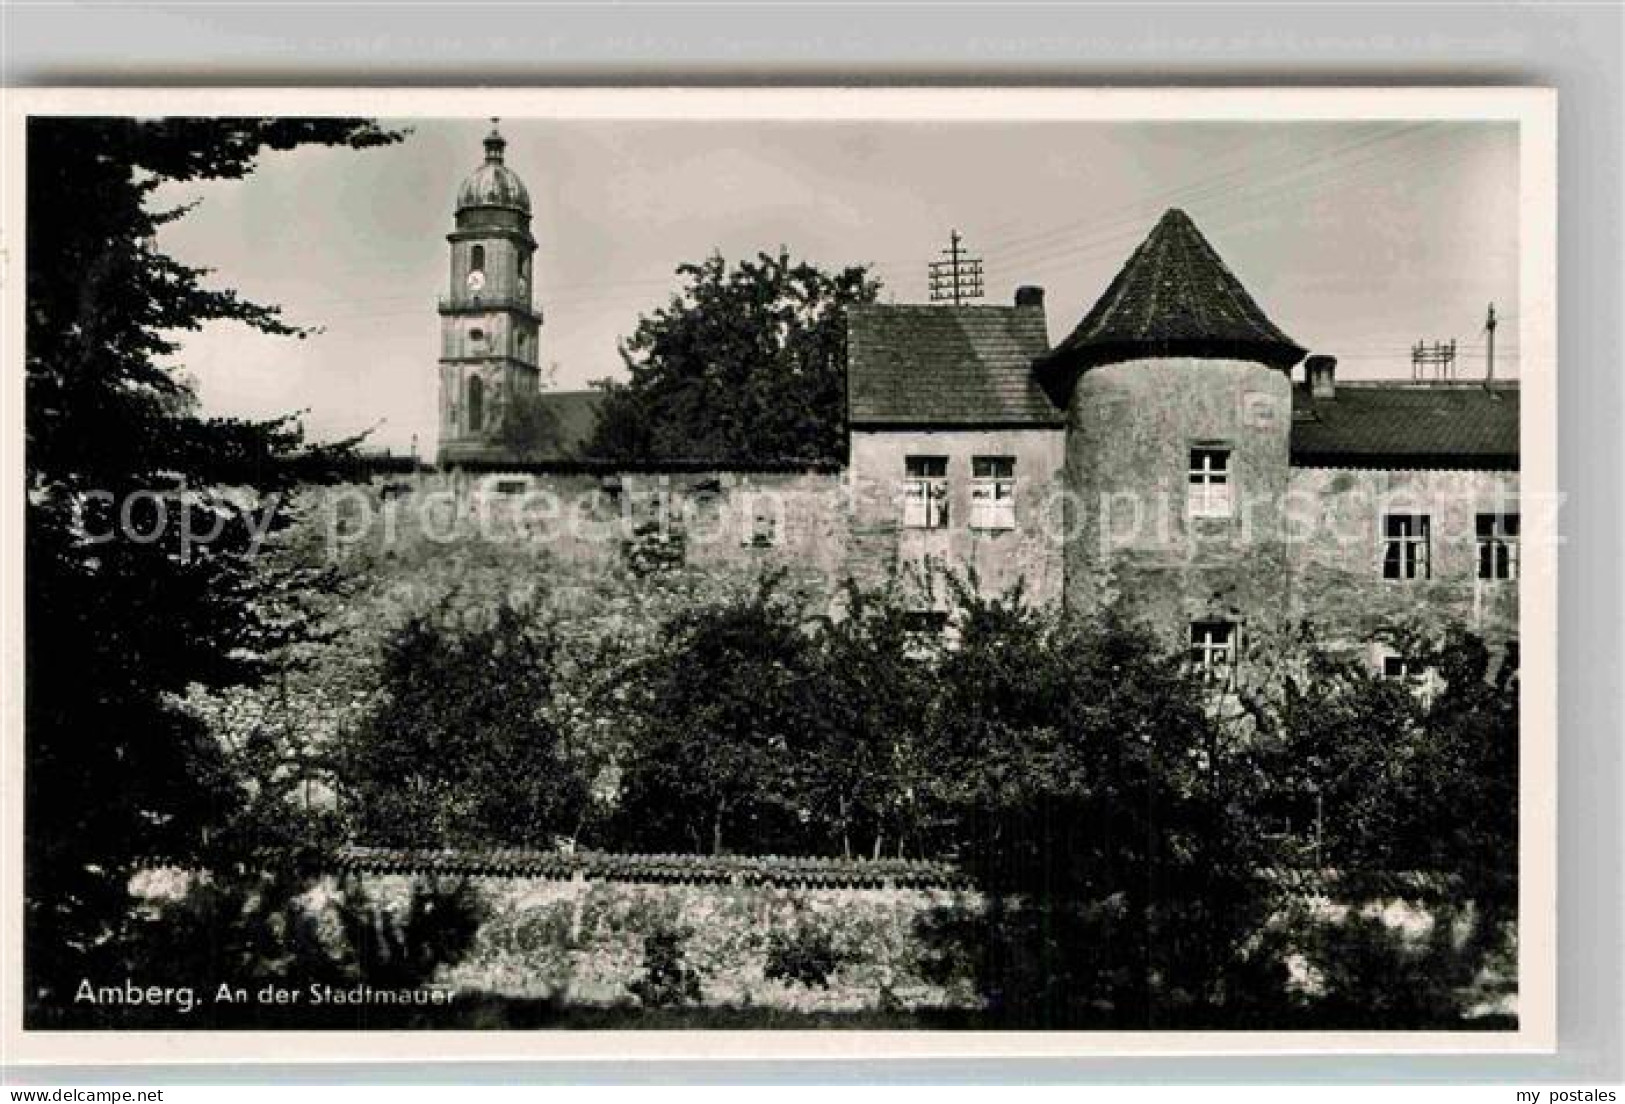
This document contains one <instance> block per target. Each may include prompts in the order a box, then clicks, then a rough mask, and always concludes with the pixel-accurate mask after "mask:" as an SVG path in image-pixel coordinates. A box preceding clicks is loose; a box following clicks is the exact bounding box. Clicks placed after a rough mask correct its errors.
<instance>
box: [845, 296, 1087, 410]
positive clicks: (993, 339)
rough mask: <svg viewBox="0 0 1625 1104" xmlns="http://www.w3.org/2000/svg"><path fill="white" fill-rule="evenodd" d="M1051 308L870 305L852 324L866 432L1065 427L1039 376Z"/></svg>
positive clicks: (850, 394) (850, 405) (854, 311)
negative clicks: (873, 428) (1037, 363)
mask: <svg viewBox="0 0 1625 1104" xmlns="http://www.w3.org/2000/svg"><path fill="white" fill-rule="evenodd" d="M1048 347H1049V335H1048V333H1047V332H1046V328H1045V325H1044V311H1043V308H1042V307H1039V306H1036V305H1033V306H1014V307H1004V306H968V307H964V306H961V307H950V306H920V305H897V304H870V305H866V306H860V307H852V308H850V309H849V311H848V314H847V413H848V420H849V421H850V423H851V424H852V425H854V426H861V425H919V426H926V425H945V426H949V425H1013V426H1020V425H1037V426H1059V425H1061V424H1062V423H1063V422H1064V420H1065V415H1064V413H1063V412H1062V411H1061V410H1059V409H1057V408H1056V406H1055V405H1054V404H1053V403H1051V402H1050V400H1049V399H1048V397H1046V396H1045V394H1044V392H1043V390H1042V388H1040V387H1039V386H1038V383H1037V380H1036V379H1035V378H1034V376H1033V372H1032V365H1033V360H1034V359H1035V358H1037V357H1039V356H1041V355H1043V353H1044V351H1045V349H1047V348H1048Z"/></svg>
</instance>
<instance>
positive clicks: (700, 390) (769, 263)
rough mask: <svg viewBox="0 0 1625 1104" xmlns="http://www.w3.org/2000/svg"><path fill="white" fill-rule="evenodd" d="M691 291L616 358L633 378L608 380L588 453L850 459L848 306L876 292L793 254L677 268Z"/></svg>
mask: <svg viewBox="0 0 1625 1104" xmlns="http://www.w3.org/2000/svg"><path fill="white" fill-rule="evenodd" d="M677 272H678V275H679V276H680V277H682V278H683V279H684V280H685V281H686V284H685V286H684V287H683V288H682V289H681V290H680V291H679V292H678V293H677V294H676V295H674V296H673V297H672V299H671V301H670V302H669V303H668V304H667V305H666V306H665V307H662V308H660V309H659V310H657V311H655V312H654V313H653V314H650V315H646V316H645V317H644V318H642V319H640V320H639V322H638V326H637V329H636V330H635V331H634V332H633V334H632V336H631V338H630V339H629V340H628V341H627V342H626V344H625V346H624V348H623V349H622V351H621V356H622V359H623V360H624V361H625V363H626V367H627V370H628V371H629V372H630V373H631V379H630V381H629V382H627V383H624V384H622V383H615V382H611V381H603V382H601V383H600V384H599V386H600V387H601V388H602V389H603V391H604V406H603V409H602V411H601V413H600V417H599V423H598V429H597V432H596V434H595V436H594V437H593V439H592V440H591V441H590V442H589V443H588V445H587V447H586V450H585V451H586V452H587V453H588V454H589V455H592V456H601V457H609V458H615V459H652V458H679V459H692V458H704V459H710V460H719V461H730V462H745V463H748V462H761V461H775V460H806V461H839V460H841V459H843V458H844V457H845V454H846V327H845V312H846V308H848V307H850V306H852V305H854V304H859V303H869V302H873V301H874V299H875V296H876V295H877V294H878V293H879V290H880V284H879V282H878V281H876V280H875V279H874V278H873V277H871V276H870V274H869V273H868V271H867V270H866V269H865V268H863V267H861V266H853V267H848V268H844V269H842V270H840V271H839V272H834V273H829V272H825V271H823V270H821V269H819V268H817V267H815V266H813V265H811V264H809V263H807V262H805V261H793V260H792V259H791V257H790V254H789V252H788V251H787V250H782V249H781V250H780V252H779V253H778V255H777V256H774V255H771V254H767V253H762V254H759V255H758V256H757V258H756V259H755V260H747V261H741V262H739V263H737V264H735V265H732V266H730V265H729V264H728V262H727V261H725V260H724V259H723V257H722V256H721V255H720V254H713V255H712V256H710V257H708V258H706V260H705V261H703V262H701V263H700V264H685V265H683V266H681V267H680V268H679V269H678V270H677Z"/></svg>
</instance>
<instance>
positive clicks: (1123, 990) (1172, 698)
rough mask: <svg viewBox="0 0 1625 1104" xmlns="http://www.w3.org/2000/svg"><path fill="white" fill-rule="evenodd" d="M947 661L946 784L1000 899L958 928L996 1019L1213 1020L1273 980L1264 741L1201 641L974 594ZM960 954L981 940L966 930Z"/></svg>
mask: <svg viewBox="0 0 1625 1104" xmlns="http://www.w3.org/2000/svg"><path fill="white" fill-rule="evenodd" d="M960 620H961V627H960V633H961V639H960V642H959V645H958V647H957V648H956V649H954V650H953V651H951V652H950V653H949V654H948V655H947V656H946V657H945V659H944V662H943V664H942V667H941V673H940V681H941V685H942V688H943V701H942V706H941V708H940V709H939V710H938V712H937V714H936V716H937V718H938V723H937V729H938V736H937V747H938V748H939V760H938V772H937V774H938V778H939V779H940V783H939V786H938V788H937V798H938V800H939V801H941V802H942V803H943V804H944V805H945V806H946V807H947V808H948V809H949V810H951V811H954V812H956V813H957V815H956V816H955V817H954V818H953V819H952V821H950V841H951V842H950V845H951V846H952V847H953V849H954V850H956V851H957V852H958V853H959V855H960V857H961V860H962V861H963V862H964V863H965V864H966V866H967V867H968V868H969V870H970V871H971V872H972V873H973V874H974V876H975V877H976V879H977V882H978V884H979V885H980V886H981V888H982V889H983V891H984V892H985V893H986V894H987V895H988V898H989V901H990V905H989V911H988V914H987V916H986V918H985V920H984V921H983V922H981V923H979V924H976V925H972V926H971V929H970V930H969V931H960V932H958V933H957V934H958V938H959V940H960V941H961V943H963V942H964V941H966V940H968V941H969V942H970V944H971V958H972V962H973V965H974V967H975V969H976V971H977V973H978V976H979V977H980V978H981V980H982V984H983V986H984V989H985V991H986V993H987V995H988V998H989V1001H990V1006H991V1008H992V1010H993V1012H994V1014H995V1015H997V1016H1001V1017H1004V1018H1005V1019H1006V1021H1007V1022H1011V1023H1021V1024H1034V1025H1043V1026H1052V1027H1053V1026H1074V1027H1077V1026H1087V1025H1113V1026H1137V1027H1153V1026H1167V1025H1169V1024H1172V1023H1202V1022H1207V1021H1210V1020H1211V1019H1212V1018H1213V1017H1214V1016H1215V1010H1217V1009H1219V1008H1221V1007H1224V1006H1226V1005H1228V1004H1234V1002H1236V1001H1237V1000H1238V999H1243V998H1242V995H1243V994H1248V993H1252V992H1254V991H1256V990H1257V989H1258V988H1260V987H1265V986H1268V985H1269V984H1270V981H1271V979H1270V978H1269V976H1268V975H1269V974H1270V968H1269V965H1268V964H1267V962H1265V961H1264V960H1263V959H1262V958H1261V957H1260V956H1258V955H1257V954H1255V953H1254V952H1255V950H1256V948H1255V946H1254V945H1253V943H1252V940H1253V938H1254V936H1255V935H1256V934H1257V933H1258V932H1259V930H1260V929H1261V928H1262V926H1263V924H1264V921H1265V920H1266V919H1267V918H1268V916H1269V915H1270V912H1271V911H1272V908H1273V900H1272V898H1273V892H1272V889H1271V887H1270V885H1269V884H1268V883H1267V881H1265V880H1264V879H1263V878H1261V876H1260V871H1261V868H1263V867H1266V866H1268V865H1269V864H1270V862H1271V858H1272V856H1271V855H1270V852H1269V849H1268V844H1267V841H1266V840H1265V838H1264V834H1263V833H1262V832H1261V831H1259V826H1258V825H1257V824H1256V822H1255V821H1254V819H1253V818H1252V817H1251V815H1250V813H1249V806H1248V800H1247V799H1248V796H1249V794H1248V781H1249V780H1250V778H1251V774H1252V771H1251V769H1250V766H1249V764H1248V762H1247V760H1248V757H1249V755H1250V752H1249V751H1248V749H1247V747H1246V745H1245V744H1244V743H1243V742H1241V741H1239V740H1233V739H1229V738H1227V737H1226V735H1225V733H1224V731H1223V729H1222V727H1221V726H1220V725H1219V724H1217V723H1216V722H1215V720H1214V716H1213V711H1212V709H1211V705H1212V700H1211V694H1210V692H1209V690H1208V688H1206V687H1205V686H1203V685H1201V684H1200V683H1199V682H1197V681H1196V680H1195V679H1194V678H1193V677H1192V676H1191V675H1190V674H1189V673H1188V672H1187V671H1186V670H1185V669H1184V660H1183V657H1180V656H1176V655H1170V654H1168V653H1167V652H1165V651H1164V650H1163V649H1162V647H1161V645H1160V644H1159V642H1158V641H1157V639H1156V638H1155V637H1153V636H1152V635H1150V634H1149V633H1148V632H1146V631H1144V630H1143V629H1140V628H1138V627H1136V626H1133V625H1129V624H1124V623H1121V622H1120V621H1118V620H1117V619H1116V618H1115V617H1113V616H1110V615H1108V616H1105V617H1104V618H1102V619H1100V620H1099V621H1097V622H1094V623H1089V624H1082V623H1077V622H1074V621H1070V620H1065V619H1061V618H1057V617H1056V616H1054V615H1051V614H1047V613H1040V612H1037V611H1033V610H1031V609H1030V608H1027V607H1025V606H1024V605H1022V604H1020V603H1019V602H1013V601H1010V600H1007V599H1003V600H979V599H974V598H972V599H970V600H969V601H968V602H967V603H966V607H965V609H964V610H963V611H962V613H961V619H960ZM958 953H960V954H963V953H964V947H963V946H961V947H960V948H959V950H958Z"/></svg>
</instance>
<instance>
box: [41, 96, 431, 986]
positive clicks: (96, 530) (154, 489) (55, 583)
mask: <svg viewBox="0 0 1625 1104" xmlns="http://www.w3.org/2000/svg"><path fill="white" fill-rule="evenodd" d="M398 137H399V136H398V135H396V134H394V133H392V132H389V131H385V130H381V129H379V128H378V127H377V126H376V125H374V124H373V123H371V122H368V121H365V120H359V119H230V118H225V119H178V118H170V119H141V120H138V119H125V118H95V119H70V118H43V117H42V118H36V119H32V120H30V121H29V127H28V183H27V187H28V224H27V234H28V259H29V264H28V272H27V276H26V281H27V314H26V322H27V335H26V366H27V383H26V394H27V477H28V500H27V529H26V546H27V547H26V556H27V580H28V582H27V593H26V604H27V634H26V643H27V654H26V665H27V683H26V707H25V708H26V726H27V739H26V763H25V805H26V809H25V821H26V846H25V854H26V875H25V878H26V885H25V892H26V898H27V900H26V932H25V946H26V958H25V964H26V970H27V984H28V996H29V1001H30V1010H31V1013H32V1012H33V1011H34V1010H35V1009H37V1008H38V1007H40V1006H41V1004H46V1003H49V1002H51V1001H53V1000H58V999H61V997H62V995H63V987H64V985H71V984H72V982H73V980H74V979H76V978H77V977H79V976H81V975H82V974H83V973H84V971H85V970H86V969H87V963H89V962H90V961H91V960H94V959H95V958H96V957H97V956H98V955H104V954H109V953H115V952H116V949H117V947H118V945H119V942H118V937H119V936H120V935H121V933H123V932H124V931H125V930H126V928H127V925H128V908H127V906H128V900H127V896H126V889H125V886H126V882H127V878H128V875H129V873H130V871H131V869H132V867H133V866H134V865H135V864H136V863H137V862H138V861H139V860H140V859H142V858H143V857H146V856H150V855H155V854H156V855H169V856H172V857H176V858H184V857H190V856H195V855H198V854H199V853H200V852H201V851H202V849H203V848H204V847H205V846H206V845H208V844H211V843H212V842H214V841H215V840H216V839H217V838H218V837H219V836H220V835H221V834H222V833H221V831H220V829H221V828H222V825H223V823H224V822H226V821H229V819H230V817H231V815H232V813H233V811H234V810H237V809H238V808H239V807H240V804H241V802H240V800H239V798H240V792H239V783H238V781H237V780H236V779H234V778H233V777H231V776H230V774H229V772H228V771H227V770H226V769H225V764H224V762H223V760H222V757H221V754H220V749H219V748H218V747H217V746H216V745H215V744H214V743H213V742H212V741H211V740H210V738H209V737H208V735H207V733H206V732H205V730H204V728H203V726H202V725H201V723H199V721H198V720H197V719H196V718H195V717H193V716H191V715H189V714H188V713H187V712H186V711H185V710H183V709H181V708H179V707H178V706H177V704H176V696H177V695H179V694H181V693H182V692H184V691H185V690H186V689H187V687H189V686H192V685H194V684H202V685H215V686H219V685H226V684H231V683H235V682H242V681H245V680H252V679H254V678H255V677H257V676H258V675H259V674H260V673H262V671H263V660H264V657H265V655H266V654H267V652H268V651H270V650H271V649H274V648H275V647H276V646H277V645H278V644H279V643H280V642H282V641H284V640H286V639H288V638H290V637H292V636H296V635H298V634H300V633H302V632H304V631H306V630H307V629H308V628H309V627H310V623H309V619H308V618H307V617H305V616H304V615H303V614H302V613H301V610H300V603H299V602H298V601H297V600H296V599H294V598H292V597H291V596H292V595H293V594H294V593H295V592H296V590H297V588H298V586H299V585H300V581H299V580H290V579H288V578H280V579H279V578H278V577H277V574H276V573H275V572H269V573H267V572H265V571H264V570H263V566H264V565H258V566H256V564H255V563H254V559H255V557H254V553H255V551H256V550H258V548H259V547H260V545H261V539H262V538H263V536H264V535H265V533H266V532H267V531H268V530H275V529H276V528H277V527H278V526H280V525H281V524H282V523H283V519H282V518H281V517H280V515H279V514H278V512H277V511H276V510H275V509H274V508H272V507H273V499H272V498H271V497H270V496H275V495H277V494H279V493H280V492H282V491H284V490H285V489H287V488H288V487H290V486H292V485H294V484H295V483H297V482H298V481H300V480H302V479H311V478H322V477H323V476H324V474H325V473H327V472H328V471H330V470H331V466H332V464H333V462H334V461H335V460H336V459H337V458H339V457H341V456H342V455H343V454H344V453H345V452H346V451H347V450H346V449H345V448H344V447H343V446H339V447H333V448H312V447H310V446H308V445H307V444H306V443H305V442H304V440H303V437H302V433H301V431H300V427H299V425H298V423H297V422H296V421H295V420H293V419H291V418H281V419H274V420H271V421H266V422H248V421H241V420H231V419H209V418H204V417H202V416H201V415H200V414H199V412H198V410H197V407H196V402H195V398H194V396H193V395H192V393H191V391H190V389H189V387H188V386H187V383H186V381H185V379H184V378H183V377H182V376H180V375H179V374H178V373H177V372H175V371H174V370H172V368H171V367H170V366H169V365H168V364H167V358H168V357H169V356H170V355H171V354H173V353H175V352H177V351H178V349H179V343H178V340H179V339H178V337H177V336H176V335H177V334H178V333H180V332H184V331H188V330H196V329H197V328H199V327H200V326H202V325H203V324H205V323H207V322H211V321H220V320H229V321H236V322H241V323H243V324H244V325H246V326H248V327H249V328H251V329H254V330H258V331H261V332H264V333H268V334H281V335H291V336H302V335H304V334H305V333H306V332H307V331H305V330H303V329H301V328H299V327H298V326H296V325H294V324H292V323H290V322H287V321H285V320H284V319H283V318H282V317H281V316H280V314H279V313H278V312H277V310H276V309H275V308H274V307H268V306H262V305H260V304H256V303H252V302H249V301H247V300H244V299H242V298H240V297H239V296H237V295H236V294H235V293H234V292H232V291H229V290H225V289H218V288H213V287H210V286H209V285H208V284H207V282H206V278H207V275H208V273H207V272H206V271H204V270H201V269H198V268H194V267H191V266H188V265H185V264H182V263H181V262H179V261H177V260H175V259H174V258H172V257H169V256H167V255H165V254H164V253H163V252H162V250H161V249H159V248H158V247H157V246H156V245H155V234H156V233H157V231H158V230H159V229H160V228H161V227H162V226H164V225H166V224H168V223H170V222H172V221H173V220H175V219H177V218H179V217H181V216H182V215H183V214H184V213H185V211H186V208H178V209H172V210H155V209H153V204H152V200H153V195H154V192H155V191H156V190H157V189H158V188H159V187H160V185H162V184H163V183H164V182H165V181H191V180H206V179H239V178H241V177H244V176H246V175H248V174H249V173H250V172H252V171H253V169H254V167H255V165H256V163H257V162H258V159H259V158H260V156H261V155H262V153H263V152H265V151H267V150H287V149H292V148H294V147H297V146H301V145H307V144H322V145H342V146H349V147H351V148H356V149H361V148H366V147H372V146H378V145H383V144H386V143H389V142H392V141H395V140H397V139H398ZM228 487H229V488H231V491H230V493H228V492H227V491H226V490H225V489H226V488H228ZM199 535H205V536H204V539H203V540H201V541H200V540H196V539H192V538H196V537H197V536H199ZM68 991H70V992H71V989H70V990H68Z"/></svg>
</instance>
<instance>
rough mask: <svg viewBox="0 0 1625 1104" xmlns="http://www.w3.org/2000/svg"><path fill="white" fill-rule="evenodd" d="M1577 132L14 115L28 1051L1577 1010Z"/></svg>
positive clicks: (744, 91)
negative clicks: (1562, 539)
mask: <svg viewBox="0 0 1625 1104" xmlns="http://www.w3.org/2000/svg"><path fill="white" fill-rule="evenodd" d="M1555 113H1556V104H1555V98H1554V96H1553V95H1552V94H1551V93H1549V92H1546V91H1542V90H1536V89H1433V90H1413V89H1364V90H1360V89H1346V90H1335V91H1334V90H1313V89H1292V90H1285V89H1282V90H1225V91H1217V90H1213V91H1198V90H1166V89H1165V90H1146V91H1135V92H1125V91H1115V92H1105V91H1091V90H1085V89H1045V90H1028V89H1007V90H988V89H978V90H966V89H958V90H949V89H937V90H932V89H889V90H843V89H835V88H824V89H817V88H810V89H748V88H739V89H715V88H713V89H664V90H661V89H641V90H633V89H597V90H585V89H573V90H548V89H538V90H533V91H523V92H521V91H503V92H497V91H471V90H456V91H450V90H446V91H425V90H418V91H411V92H405V91H402V92H383V91H377V90H368V91H362V90H349V91H346V90H324V91H269V90H257V91H254V90H229V89H227V90H203V89H196V90H190V91H179V90H156V89H154V90H118V91H88V90H87V91H27V92H12V93H10V94H9V95H8V100H7V104H6V117H5V125H6V133H5V143H6V145H5V158H4V160H5V165H6V179H5V185H6V194H5V219H6V244H7V249H8V250H9V256H8V257H7V259H6V266H7V267H6V273H5V276H6V280H5V295H6V300H5V311H6V314H5V334H6V339H5V340H6V346H5V356H6V361H5V363H6V367H7V371H6V375H5V381H6V386H5V404H6V405H5V434H4V442H5V465H6V467H5V481H4V485H5V501H6V504H7V517H8V519H10V520H12V521H14V522H16V523H17V524H15V525H9V526H8V528H7V530H6V532H7V538H6V539H7V544H6V548H5V560H4V563H5V591H4V596H5V603H6V610H7V613H6V616H5V617H4V631H5V633H6V647H5V650H4V654H5V664H6V671H5V674H6V682H5V694H6V699H5V703H4V705H5V712H4V716H5V720H6V731H5V743H4V751H5V759H4V783H5V792H6V798H7V800H6V802H5V816H6V824H5V828H6V831H5V842H6V848H5V854H4V862H5V870H6V886H5V888H6V892H5V894H4V900H5V917H4V919H5V947H4V951H5V964H6V969H5V971H4V977H5V987H4V988H5V991H4V994H3V999H4V1007H5V1010H6V1023H7V1037H6V1039H5V1043H4V1045H5V1049H6V1051H7V1055H8V1060H11V1061H17V1062H65V1061H75V1062H88V1061H124V1062H128V1061H142V1060H147V1061H170V1062H172V1061H188V1060H199V1061H200V1060H206V1059H222V1058H232V1059H239V1060H254V1059H262V1060H271V1059H279V1060H286V1059H287V1058H289V1057H290V1056H297V1057H298V1058H299V1059H301V1060H306V1059H308V1060H317V1061H319V1060H323V1059H338V1058H351V1059H353V1058H382V1059H387V1058H402V1059H405V1058H410V1059H415V1060H421V1059H426V1058H447V1059H451V1058H468V1057H549V1056H570V1057H578V1056H583V1055H591V1056H601V1057H607V1058H637V1057H740V1056H760V1057H777V1056H785V1055H804V1056H807V1055H810V1056H841V1057H853V1056H864V1055H874V1056H896V1055H945V1056H965V1055H1001V1054H1009V1055H1072V1054H1102V1053H1169V1054H1175V1053H1209V1054H1212V1053H1243V1052H1245V1053H1268V1052H1279V1051H1298V1052H1306V1051H1310V1052H1312V1051H1363V1052H1383V1051H1509V1050H1521V1051H1538V1050H1549V1049H1550V1048H1551V1047H1552V1046H1553V1045H1554V1042H1555V995H1554V986H1555V973H1556V971H1555V955H1556V949H1555V945H1554V934H1555V876H1556V860H1555V844H1554V824H1555V811H1554V810H1555V806H1554V801H1555V766H1556V738H1557V733H1556V728H1555V725H1556V708H1555V685H1556V673H1555V661H1556V655H1555V633H1556V621H1555V618H1556V603H1555V594H1556V578H1555V560H1556V555H1555V552H1556V542H1557V539H1558V537H1557V534H1558V532H1559V512H1558V502H1559V497H1558V488H1557V485H1556V477H1555V425H1556V423H1555V410H1556V389H1557V380H1558V366H1557V360H1556V351H1555V349H1556V344H1555V306H1556V301H1555V271H1556V268H1555V257H1554V252H1555V243H1556V237H1555V203H1556V184H1555V178H1554V173H1555Z"/></svg>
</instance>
